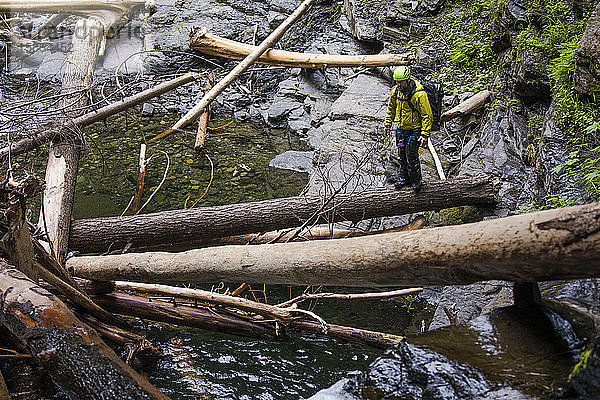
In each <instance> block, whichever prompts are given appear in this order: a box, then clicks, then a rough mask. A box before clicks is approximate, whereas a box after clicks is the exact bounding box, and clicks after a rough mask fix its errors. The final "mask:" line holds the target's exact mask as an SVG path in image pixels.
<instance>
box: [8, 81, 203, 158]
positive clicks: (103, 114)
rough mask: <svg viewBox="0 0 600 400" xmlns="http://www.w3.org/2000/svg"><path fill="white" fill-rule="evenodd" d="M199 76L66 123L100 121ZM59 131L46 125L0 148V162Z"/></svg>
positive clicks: (146, 92) (54, 137)
mask: <svg viewBox="0 0 600 400" xmlns="http://www.w3.org/2000/svg"><path fill="white" fill-rule="evenodd" d="M199 78H200V74H197V73H194V72H190V73H188V74H185V75H182V76H180V77H178V78H174V79H171V80H168V81H165V82H163V83H161V84H159V85H157V86H155V87H152V88H149V89H146V90H144V91H143V92H140V93H138V94H135V95H132V96H129V97H126V98H124V99H122V100H119V101H117V102H115V103H112V104H109V105H107V106H104V107H101V108H99V109H98V110H95V111H90V112H88V113H85V114H84V115H82V116H79V117H76V118H74V119H73V120H72V121H69V122H68V124H69V126H70V127H71V128H73V129H74V128H76V127H79V128H83V127H85V126H88V125H91V124H93V123H96V122H99V121H102V120H104V119H106V118H108V117H110V116H111V115H115V114H118V113H120V112H122V111H125V110H128V109H130V108H132V107H135V106H137V105H139V104H142V103H144V102H146V101H148V100H150V99H153V98H154V97H157V96H160V95H162V94H164V93H167V92H169V91H171V90H173V89H175V88H177V87H179V86H182V85H185V84H187V83H190V82H193V81H195V80H197V79H199ZM60 133H61V131H60V126H57V125H50V126H46V127H44V128H43V129H41V130H40V131H39V132H37V133H35V134H34V135H31V136H30V137H27V138H24V139H21V140H19V141H18V142H15V143H12V144H11V145H10V146H6V147H3V148H2V149H0V162H1V161H4V160H5V159H6V158H8V155H9V154H10V155H11V156H15V155H18V154H23V153H26V152H28V151H30V150H33V149H35V148H37V147H39V146H41V145H42V144H44V143H48V142H49V141H51V140H54V139H56V138H58V136H60Z"/></svg>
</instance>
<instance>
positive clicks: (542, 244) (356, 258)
mask: <svg viewBox="0 0 600 400" xmlns="http://www.w3.org/2000/svg"><path fill="white" fill-rule="evenodd" d="M444 182H447V181H444ZM67 265H68V266H69V267H71V268H73V269H74V271H75V274H76V275H77V276H80V277H83V278H87V279H99V280H129V281H132V280H135V281H146V282H154V283H169V282H187V283H202V282H248V283H269V284H291V285H307V284H308V285H332V286H335V285H344V286H359V287H371V286H374V287H379V286H409V285H455V284H456V285H465V284H470V283H474V282H478V281H484V280H508V281H516V282H533V281H545V280H557V279H581V278H597V277H600V203H592V204H586V205H581V206H574V207H567V208H561V209H553V210H546V211H540V212H535V213H530V214H522V215H515V216H511V217H506V218H498V219H491V220H486V221H482V222H476V223H471V224H465V225H457V226H444V227H437V228H432V229H422V230H417V231H410V232H398V233H390V234H385V235H373V236H366V237H360V238H349V239H339V240H331V241H310V242H302V243H277V244H272V245H260V246H223V247H211V248H205V249H197V250H190V251H187V252H183V253H159V252H156V253H141V254H122V255H109V256H100V257H99V256H83V257H73V258H71V259H69V261H68V262H67Z"/></svg>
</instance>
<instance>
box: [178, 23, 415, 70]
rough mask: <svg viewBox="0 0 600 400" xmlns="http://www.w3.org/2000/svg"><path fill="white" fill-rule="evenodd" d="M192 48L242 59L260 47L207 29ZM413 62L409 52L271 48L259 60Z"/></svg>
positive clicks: (295, 64)
mask: <svg viewBox="0 0 600 400" xmlns="http://www.w3.org/2000/svg"><path fill="white" fill-rule="evenodd" d="M190 48H191V49H193V50H197V51H200V52H202V53H204V54H209V55H212V56H218V57H225V58H230V59H234V60H242V59H243V58H244V57H246V56H247V55H248V54H250V53H252V51H254V50H255V49H256V46H252V45H249V44H245V43H240V42H236V41H234V40H230V39H225V38H222V37H219V36H216V35H213V34H211V33H209V32H208V30H207V29H206V28H198V29H196V30H195V31H194V32H193V33H192V35H191V37H190ZM410 61H411V58H410V56H409V55H408V54H373V55H356V56H350V55H337V54H318V53H312V54H311V53H296V52H292V51H285V50H276V49H268V50H267V51H266V52H265V53H264V54H263V55H262V56H260V57H259V58H258V59H257V60H256V63H259V64H268V65H278V66H283V67H291V68H327V67H330V68H337V67H371V68H373V67H382V66H392V65H407V64H409V63H410Z"/></svg>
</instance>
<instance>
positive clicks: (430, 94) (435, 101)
mask: <svg viewBox="0 0 600 400" xmlns="http://www.w3.org/2000/svg"><path fill="white" fill-rule="evenodd" d="M419 82H420V83H421V86H423V90H424V91H425V93H427V98H428V99H429V105H430V106H431V114H432V116H433V118H432V120H433V121H432V124H431V130H432V131H439V130H440V118H441V116H442V99H443V98H444V87H443V86H442V84H441V83H438V82H430V81H419ZM414 94H415V93H412V94H411V95H410V99H411V101H409V102H408V106H409V107H410V108H411V110H413V111H416V112H419V110H417V109H416V108H415V106H414V105H413V103H412V97H413V96H414ZM395 96H396V98H398V87H396V93H395Z"/></svg>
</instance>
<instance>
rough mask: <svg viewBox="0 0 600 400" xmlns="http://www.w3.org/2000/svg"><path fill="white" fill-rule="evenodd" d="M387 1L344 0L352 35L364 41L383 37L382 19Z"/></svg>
mask: <svg viewBox="0 0 600 400" xmlns="http://www.w3.org/2000/svg"><path fill="white" fill-rule="evenodd" d="M386 5H387V4H386V2H385V1H379V0H369V1H356V0H344V9H345V11H346V17H347V18H348V22H349V25H350V29H351V30H352V35H353V36H354V37H355V38H356V39H358V40H362V41H367V42H373V41H378V40H380V39H381V21H380V19H381V18H383V16H384V11H385V9H386Z"/></svg>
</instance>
